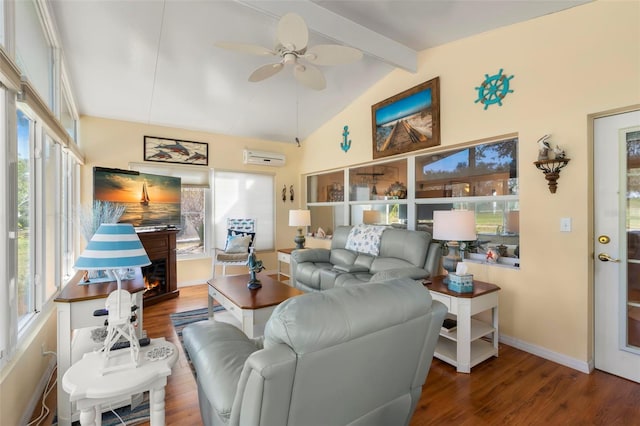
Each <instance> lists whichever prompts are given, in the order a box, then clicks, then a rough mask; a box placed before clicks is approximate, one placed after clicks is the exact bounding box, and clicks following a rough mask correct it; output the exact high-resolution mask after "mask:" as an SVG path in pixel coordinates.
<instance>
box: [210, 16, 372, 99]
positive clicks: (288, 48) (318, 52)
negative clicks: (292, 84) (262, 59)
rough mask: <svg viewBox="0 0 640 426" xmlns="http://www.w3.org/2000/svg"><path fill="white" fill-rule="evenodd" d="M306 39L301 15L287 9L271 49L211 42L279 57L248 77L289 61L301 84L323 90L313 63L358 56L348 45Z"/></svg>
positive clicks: (267, 73)
mask: <svg viewBox="0 0 640 426" xmlns="http://www.w3.org/2000/svg"><path fill="white" fill-rule="evenodd" d="M308 41H309V30H308V29H307V24H306V23H305V22H304V19H302V17H301V16H299V15H297V14H295V13H287V14H286V15H284V16H283V17H282V18H281V19H280V21H279V22H278V31H277V42H276V46H275V47H274V48H273V49H268V48H266V47H262V46H259V45H255V44H242V43H232V42H217V43H215V45H216V46H217V47H221V48H223V49H229V50H235V51H239V52H243V53H249V54H253V55H261V56H279V57H280V61H279V62H276V63H272V64H267V65H262V66H261V67H258V69H256V70H255V71H254V72H253V73H252V74H251V75H250V76H249V81H252V82H257V81H262V80H265V79H267V78H269V77H271V76H273V75H275V74H277V73H278V72H279V71H281V70H282V69H283V68H284V67H285V66H286V65H291V66H292V67H293V75H294V76H295V78H296V79H297V80H298V81H299V82H300V83H301V84H303V85H305V86H307V87H309V88H311V89H314V90H323V89H324V88H325V87H326V86H327V82H326V80H325V78H324V75H323V74H322V71H320V69H319V68H318V67H315V66H314V65H341V64H347V63H350V62H355V61H358V60H360V59H361V58H362V52H360V51H359V50H358V49H354V48H352V47H346V46H340V45H337V44H319V45H317V46H311V47H307V43H308ZM302 60H304V61H305V62H306V63H305V62H303V61H302Z"/></svg>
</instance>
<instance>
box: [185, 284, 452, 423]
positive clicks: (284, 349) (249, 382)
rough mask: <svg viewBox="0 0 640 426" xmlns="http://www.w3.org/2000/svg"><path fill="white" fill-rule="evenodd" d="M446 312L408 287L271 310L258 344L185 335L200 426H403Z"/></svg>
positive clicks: (227, 336) (222, 329)
mask: <svg viewBox="0 0 640 426" xmlns="http://www.w3.org/2000/svg"><path fill="white" fill-rule="evenodd" d="M446 311H447V309H446V308H445V306H444V305H443V304H442V303H440V302H438V301H432V299H431V295H430V294H429V291H428V290H426V289H425V288H424V287H423V286H422V285H421V284H420V283H418V282H416V281H414V280H411V279H407V278H405V279H397V280H392V281H389V282H384V283H371V284H365V285H356V286H349V287H343V288H334V289H331V290H328V291H324V292H314V293H307V294H304V295H301V296H297V297H294V298H291V299H289V300H287V301H285V302H284V303H282V304H280V305H279V306H278V307H277V308H276V309H275V311H274V312H273V314H272V315H271V318H270V319H269V321H268V322H267V325H266V329H265V335H264V340H252V339H249V338H248V337H246V336H245V335H244V334H243V333H242V332H241V331H240V330H239V329H237V328H236V327H234V326H233V325H229V324H226V323H221V322H216V321H212V320H209V321H203V322H198V323H195V324H192V325H189V326H187V327H185V329H184V331H183V336H184V345H185V348H186V350H187V352H188V354H189V356H190V358H191V360H192V362H193V365H194V367H195V371H196V374H197V383H198V398H199V403H200V412H201V415H202V420H203V422H204V424H205V425H234V426H235V425H243V426H287V425H291V426H301V425H304V426H314V425H318V426H338V425H361V426H364V425H366V426H377V425H380V426H387V425H407V424H409V421H410V419H411V416H412V415H413V412H414V411H415V408H416V404H417V403H418V400H419V399H420V395H421V392H422V386H423V384H424V383H425V380H426V377H427V373H428V371H429V368H430V366H431V361H432V359H433V353H434V349H435V345H436V341H437V339H438V334H439V332H440V327H441V325H442V321H443V318H444V315H445V313H446Z"/></svg>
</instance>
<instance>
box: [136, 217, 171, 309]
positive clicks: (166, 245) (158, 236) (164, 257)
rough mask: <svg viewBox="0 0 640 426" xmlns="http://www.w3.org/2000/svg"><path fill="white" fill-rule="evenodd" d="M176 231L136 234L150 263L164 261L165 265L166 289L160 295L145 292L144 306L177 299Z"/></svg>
mask: <svg viewBox="0 0 640 426" xmlns="http://www.w3.org/2000/svg"><path fill="white" fill-rule="evenodd" d="M177 233H178V231H177V230H176V229H167V230H161V231H145V232H138V237H139V238H140V241H142V245H143V246H144V249H145V250H146V251H147V255H148V256H149V259H151V262H154V261H164V262H165V265H166V288H165V291H164V292H162V293H160V294H154V293H153V292H152V291H148V292H145V296H144V306H149V305H153V304H154V303H158V302H160V301H162V300H165V299H170V298H173V297H178V295H179V294H180V290H178V278H177V273H176V234H177Z"/></svg>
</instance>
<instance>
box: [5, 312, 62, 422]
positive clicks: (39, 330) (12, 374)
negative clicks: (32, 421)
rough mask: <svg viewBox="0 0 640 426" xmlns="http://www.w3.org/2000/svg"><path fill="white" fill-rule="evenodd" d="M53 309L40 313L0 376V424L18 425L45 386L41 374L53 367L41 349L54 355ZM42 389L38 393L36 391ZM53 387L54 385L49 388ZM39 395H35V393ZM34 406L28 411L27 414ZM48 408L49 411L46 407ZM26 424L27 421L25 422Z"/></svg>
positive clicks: (50, 356) (49, 358) (43, 374)
mask: <svg viewBox="0 0 640 426" xmlns="http://www.w3.org/2000/svg"><path fill="white" fill-rule="evenodd" d="M55 312H56V311H55V307H51V308H49V309H48V310H44V311H42V312H41V313H40V316H39V318H37V319H36V321H37V325H36V326H35V330H34V331H33V333H32V334H31V335H30V336H28V337H27V338H26V339H25V341H24V342H23V344H22V345H21V346H20V347H18V348H17V349H16V353H15V354H14V355H13V358H12V361H11V362H10V363H9V364H8V365H6V366H5V367H4V368H3V369H2V372H1V373H0V416H1V417H0V418H1V420H0V424H2V425H5V424H6V425H19V424H24V423H23V416H29V415H31V412H28V411H29V410H28V409H27V408H28V407H27V406H28V404H30V403H33V404H36V403H37V410H36V411H37V412H40V405H39V404H40V403H39V402H37V401H36V398H37V397H38V395H41V394H42V392H41V391H43V390H44V386H45V385H46V381H47V379H48V377H45V373H47V372H48V371H51V369H52V368H53V366H54V365H55V360H54V359H53V358H54V356H53V355H51V354H47V355H42V349H43V348H44V349H45V350H46V351H53V352H55V351H56V341H57V338H56V336H57V334H56V333H57V332H56V315H55ZM40 386H42V389H40V388H39V387H40ZM53 386H54V387H55V384H54V385H53ZM36 390H37V391H39V393H38V392H36ZM35 408H36V406H34V407H31V411H33V409H35ZM50 408H51V407H50ZM26 421H27V422H28V421H29V419H26Z"/></svg>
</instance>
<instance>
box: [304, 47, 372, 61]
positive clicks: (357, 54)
mask: <svg viewBox="0 0 640 426" xmlns="http://www.w3.org/2000/svg"><path fill="white" fill-rule="evenodd" d="M303 58H304V59H306V60H307V61H309V62H311V63H312V64H315V65H341V64H348V63H351V62H356V61H359V60H360V59H362V52H361V51H359V50H358V49H354V48H352V47H346V46H340V45H337V44H319V45H317V46H312V47H310V48H309V49H307V53H306V54H305V55H304V56H303Z"/></svg>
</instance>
